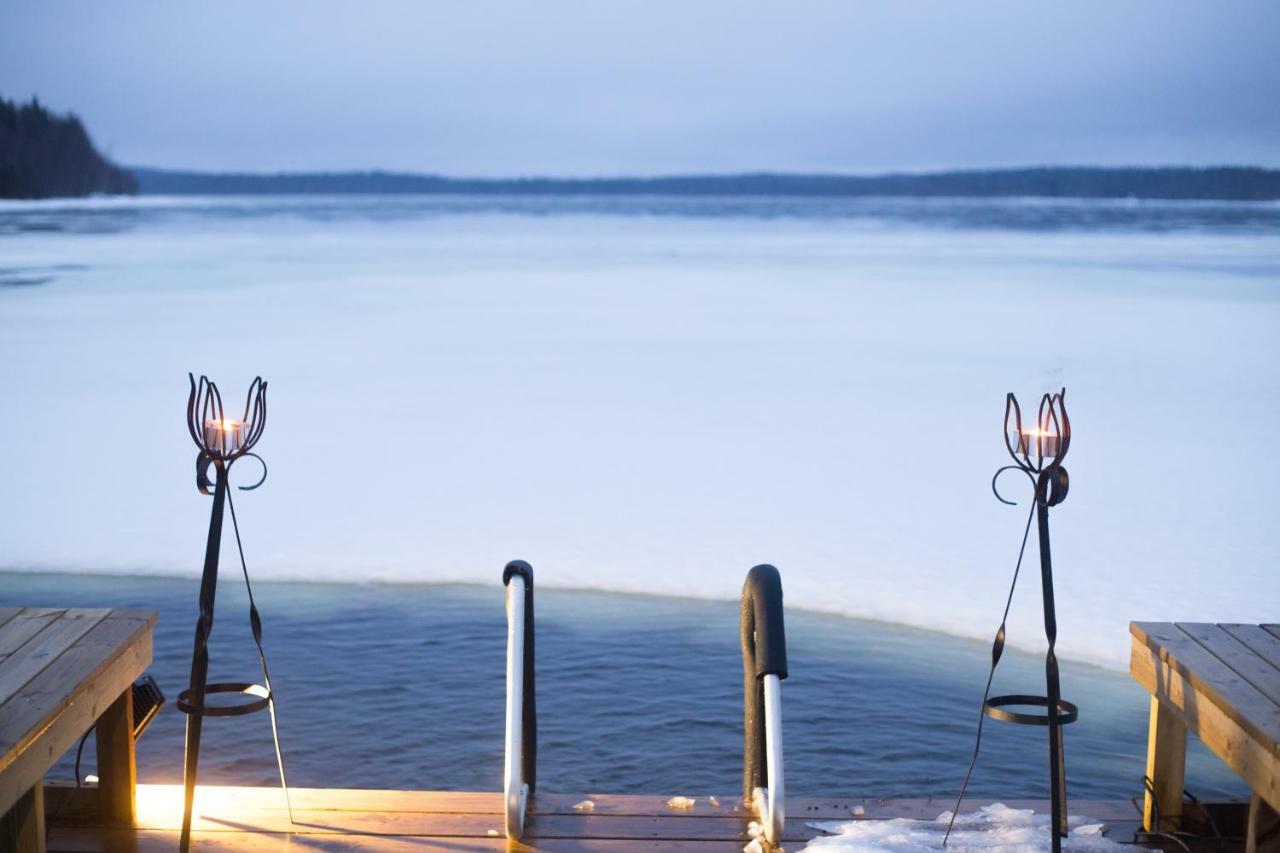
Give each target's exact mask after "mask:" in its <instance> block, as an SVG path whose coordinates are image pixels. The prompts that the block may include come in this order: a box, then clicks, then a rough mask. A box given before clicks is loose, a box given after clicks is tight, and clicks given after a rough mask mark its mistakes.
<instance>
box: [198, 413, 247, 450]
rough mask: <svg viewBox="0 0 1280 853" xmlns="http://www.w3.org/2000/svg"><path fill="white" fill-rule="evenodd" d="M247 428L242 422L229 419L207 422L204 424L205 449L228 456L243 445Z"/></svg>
mask: <svg viewBox="0 0 1280 853" xmlns="http://www.w3.org/2000/svg"><path fill="white" fill-rule="evenodd" d="M248 428H249V425H248V424H246V423H245V422H244V421H233V420H231V419H230V418H223V419H221V420H217V419H214V420H207V421H205V422H204V444H205V447H207V448H209V449H210V450H213V451H216V452H218V453H220V454H221V455H222V456H224V457H225V456H230V455H231V454H233V453H235V452H236V451H237V450H239V449H240V448H241V446H242V445H243V444H244V439H245V433H246V432H247V430H248Z"/></svg>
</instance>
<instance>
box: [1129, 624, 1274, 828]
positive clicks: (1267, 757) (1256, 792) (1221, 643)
mask: <svg viewBox="0 0 1280 853" xmlns="http://www.w3.org/2000/svg"><path fill="white" fill-rule="evenodd" d="M1129 632H1130V633H1131V634H1132V635H1133V654H1132V656H1131V658H1130V663H1129V671H1130V673H1131V674H1132V675H1133V677H1134V678H1135V679H1136V680H1137V681H1138V683H1139V684H1141V685H1142V686H1143V687H1145V688H1146V689H1147V690H1148V692H1150V693H1151V721H1150V728H1149V730H1148V733H1147V778H1148V779H1149V780H1150V781H1151V784H1152V790H1151V791H1148V792H1147V795H1146V801H1145V805H1144V808H1143V822H1144V825H1145V826H1146V828H1147V829H1155V828H1156V823H1157V817H1158V818H1159V824H1160V826H1159V828H1160V829H1162V830H1165V831H1170V830H1173V829H1176V828H1177V827H1178V824H1179V820H1180V818H1181V816H1182V790H1183V774H1184V773H1185V769H1186V768H1185V765H1186V754H1187V732H1188V731H1191V732H1194V733H1195V734H1196V735H1197V736H1198V737H1199V738H1200V740H1201V741H1203V742H1204V744H1205V745H1206V746H1208V747H1209V748H1210V749H1211V750H1213V752H1214V753H1215V754H1217V756H1218V757H1219V758H1221V759H1222V760H1223V761H1224V762H1226V764H1227V766H1229V767H1230V768H1231V769H1232V770H1234V771H1235V772H1236V773H1238V774H1239V775H1240V778H1242V779H1243V780H1244V781H1245V782H1246V783H1248V785H1249V787H1250V789H1251V790H1252V791H1253V797H1252V801H1251V803H1250V808H1249V827H1248V840H1247V842H1246V845H1247V847H1246V849H1247V850H1249V851H1253V850H1262V849H1276V848H1277V847H1280V830H1278V828H1277V825H1276V824H1277V820H1276V813H1277V812H1278V811H1280V625H1238V624H1216V625H1215V624H1213V623H1206V622H1131V623H1129Z"/></svg>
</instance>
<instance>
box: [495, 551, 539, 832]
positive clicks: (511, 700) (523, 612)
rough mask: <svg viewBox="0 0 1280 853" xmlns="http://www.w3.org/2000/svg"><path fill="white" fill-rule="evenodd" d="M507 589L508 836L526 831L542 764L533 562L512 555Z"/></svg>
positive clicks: (504, 581) (505, 575)
mask: <svg viewBox="0 0 1280 853" xmlns="http://www.w3.org/2000/svg"><path fill="white" fill-rule="evenodd" d="M502 584H503V586H505V587H506V589H507V723H506V750H505V753H506V756H505V763H504V776H503V786H502V797H503V803H504V804H505V806H504V808H505V828H506V834H507V838H514V839H519V838H520V836H521V835H523V834H524V821H525V814H526V812H527V811H528V803H529V794H530V793H531V792H532V791H533V790H534V786H535V783H536V780H537V766H538V705H537V702H536V692H535V690H534V668H533V658H534V653H533V567H532V566H530V565H529V564H528V563H526V562H525V561H524V560H512V561H511V562H510V563H507V566H506V568H504V569H503V570H502Z"/></svg>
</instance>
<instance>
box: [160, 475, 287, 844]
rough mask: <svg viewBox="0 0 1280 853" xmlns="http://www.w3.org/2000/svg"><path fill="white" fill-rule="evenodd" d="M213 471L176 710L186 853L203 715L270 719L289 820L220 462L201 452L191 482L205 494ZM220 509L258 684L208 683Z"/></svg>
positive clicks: (262, 655) (253, 614) (257, 633)
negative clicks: (260, 714) (191, 643)
mask: <svg viewBox="0 0 1280 853" xmlns="http://www.w3.org/2000/svg"><path fill="white" fill-rule="evenodd" d="M210 467H212V468H213V469H214V471H215V479H214V481H213V493H212V494H213V510H212V513H211V515H210V518H209V539H208V542H207V544H206V545H205V555H204V573H203V575H202V576H201V579H200V618H199V620H197V622H196V634H195V650H194V651H193V652H192V655H191V682H190V685H189V686H188V688H187V689H186V690H184V691H182V693H180V694H179V695H178V702H177V705H178V710H180V711H182V712H183V713H184V714H186V715H187V744H186V758H185V767H184V772H183V786H184V790H183V811H182V835H181V838H180V840H179V849H180V850H181V851H182V853H187V851H188V850H190V848H191V817H192V807H193V806H194V803H195V793H196V772H197V769H198V766H199V763H200V735H201V733H202V730H203V728H204V718H205V717H238V716H243V715H244V714H251V713H254V712H255V711H261V710H263V709H264V708H265V709H266V710H267V711H268V712H269V713H270V715H271V736H272V739H273V740H274V742H275V748H276V763H277V765H278V767H279V769H280V787H281V788H282V789H283V790H284V796H285V805H286V807H287V808H288V810H289V821H290V823H292V822H293V808H292V804H291V803H290V802H289V786H288V783H287V781H286V780H285V772H284V755H283V753H282V752H281V750H280V734H279V731H278V729H277V727H276V709H275V701H274V699H273V697H272V693H271V677H270V675H269V674H268V672H267V656H266V652H264V651H263V648H262V620H261V619H260V618H259V616H258V608H257V606H256V605H255V604H254V601H253V588H252V587H251V586H250V585H249V571H248V568H247V567H246V566H245V563H244V550H243V548H241V547H240V529H239V525H238V524H236V518H235V513H236V511H235V505H234V503H233V502H232V501H231V497H230V495H229V494H228V492H227V488H228V486H227V465H226V464H224V462H223V461H222V460H221V459H218V458H216V457H212V456H209V455H208V454H207V453H201V454H200V456H199V457H197V459H196V482H197V486H198V487H199V488H200V491H201V492H203V493H205V494H209V488H208V487H209V485H210V483H209V478H208V471H209V468H210ZM224 506H227V507H230V509H231V523H232V526H233V527H234V528H235V533H236V546H237V548H238V549H239V551H240V565H241V568H242V569H243V570H244V582H245V588H246V589H247V590H248V592H249V625H250V627H251V628H252V630H253V641H254V643H255V644H256V645H257V647H258V659H259V661H260V662H261V663H262V681H263V684H249V683H239V682H235V683H214V684H209V683H208V676H209V635H210V634H211V633H212V632H213V609H214V603H215V598H216V596H217V588H218V556H219V551H220V546H221V544H222V517H223V508H224ZM221 693H227V694H238V695H240V696H243V697H247V701H242V702H240V703H238V704H229V705H212V706H207V705H205V699H206V697H207V696H209V695H210V694H221Z"/></svg>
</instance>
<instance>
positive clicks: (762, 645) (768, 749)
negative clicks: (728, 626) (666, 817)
mask: <svg viewBox="0 0 1280 853" xmlns="http://www.w3.org/2000/svg"><path fill="white" fill-rule="evenodd" d="M741 625H742V672H743V700H742V707H743V747H742V793H743V796H744V797H745V798H746V799H748V800H750V801H751V803H752V806H753V807H754V808H755V811H756V815H757V816H758V817H759V818H760V822H761V823H762V824H763V826H764V836H765V839H766V840H768V842H769V843H770V844H777V843H779V842H780V841H781V840H782V829H783V825H784V824H785V822H786V786H785V783H784V780H783V764H782V679H784V678H786V677H787V639H786V632H785V629H784V628H783V623H782V577H781V575H779V574H778V570H777V569H775V568H774V567H773V566H769V565H760V566H756V567H755V568H754V569H752V570H751V571H750V572H748V573H747V580H746V583H744V584H743V586H742V612H741Z"/></svg>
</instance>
